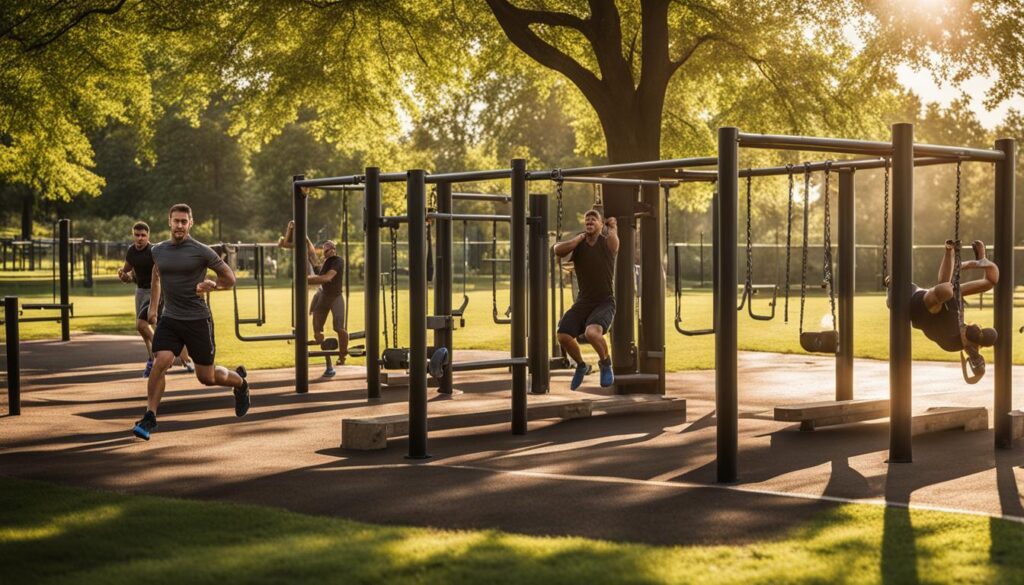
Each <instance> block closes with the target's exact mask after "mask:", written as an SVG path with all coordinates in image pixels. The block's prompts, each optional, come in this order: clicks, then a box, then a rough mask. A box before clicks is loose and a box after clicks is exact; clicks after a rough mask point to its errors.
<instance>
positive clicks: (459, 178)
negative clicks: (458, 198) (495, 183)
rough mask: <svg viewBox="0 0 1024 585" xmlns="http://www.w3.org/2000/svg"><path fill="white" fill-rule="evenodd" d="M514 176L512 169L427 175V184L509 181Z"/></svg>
mask: <svg viewBox="0 0 1024 585" xmlns="http://www.w3.org/2000/svg"><path fill="white" fill-rule="evenodd" d="M511 176H512V169H492V170H489V171H461V172H457V173H438V174H436V175H427V183H468V182H470V181H490V180H493V179H507V178H509V177H511Z"/></svg>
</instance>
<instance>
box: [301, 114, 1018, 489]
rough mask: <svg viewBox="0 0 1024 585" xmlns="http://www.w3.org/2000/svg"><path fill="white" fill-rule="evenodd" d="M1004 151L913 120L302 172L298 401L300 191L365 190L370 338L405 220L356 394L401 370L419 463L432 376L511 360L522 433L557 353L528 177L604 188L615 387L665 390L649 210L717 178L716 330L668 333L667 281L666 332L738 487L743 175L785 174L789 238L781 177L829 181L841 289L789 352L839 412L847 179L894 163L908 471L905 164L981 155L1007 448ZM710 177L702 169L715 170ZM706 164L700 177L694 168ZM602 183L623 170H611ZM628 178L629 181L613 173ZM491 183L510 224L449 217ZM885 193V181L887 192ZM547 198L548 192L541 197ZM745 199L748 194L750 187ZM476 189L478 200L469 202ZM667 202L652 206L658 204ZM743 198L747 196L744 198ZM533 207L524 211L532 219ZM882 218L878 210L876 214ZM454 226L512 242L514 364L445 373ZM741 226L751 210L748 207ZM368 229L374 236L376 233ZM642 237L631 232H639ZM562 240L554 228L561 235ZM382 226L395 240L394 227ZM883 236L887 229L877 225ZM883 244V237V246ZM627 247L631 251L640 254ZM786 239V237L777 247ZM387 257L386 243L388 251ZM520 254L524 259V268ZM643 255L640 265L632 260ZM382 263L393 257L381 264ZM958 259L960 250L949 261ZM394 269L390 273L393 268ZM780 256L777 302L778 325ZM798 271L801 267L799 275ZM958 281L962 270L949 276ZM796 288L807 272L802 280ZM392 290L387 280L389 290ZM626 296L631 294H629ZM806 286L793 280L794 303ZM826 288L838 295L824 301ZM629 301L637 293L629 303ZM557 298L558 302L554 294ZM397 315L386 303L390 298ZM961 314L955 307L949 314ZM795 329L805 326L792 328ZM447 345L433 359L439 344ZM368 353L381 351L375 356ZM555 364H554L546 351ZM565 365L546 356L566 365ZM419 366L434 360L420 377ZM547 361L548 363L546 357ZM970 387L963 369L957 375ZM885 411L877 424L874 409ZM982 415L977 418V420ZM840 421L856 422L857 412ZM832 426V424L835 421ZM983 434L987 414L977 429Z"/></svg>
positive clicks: (1010, 175)
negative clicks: (584, 151) (392, 324)
mask: <svg viewBox="0 0 1024 585" xmlns="http://www.w3.org/2000/svg"><path fill="white" fill-rule="evenodd" d="M741 148H762V149H776V150H793V151H815V152H830V153H837V154H842V155H853V156H862V157H864V156H866V157H871V158H849V159H839V160H824V161H818V162H808V163H804V164H803V165H800V166H794V165H787V166H780V167H769V168H758V169H746V170H741V169H740V166H739V151H740V149H741ZM1015 148H1016V147H1015V143H1014V141H1013V140H1011V139H1001V140H998V141H997V142H996V144H995V148H994V149H991V150H987V149H976V148H962V147H956V146H936V145H925V144H915V143H914V140H913V125H911V124H896V125H894V126H893V127H892V141H891V142H878V141H863V140H850V139H839V138H817V137H803V136H776V135H761V134H748V133H743V132H740V130H739V129H737V128H720V129H719V134H718V156H717V157H697V158H688V159H676V160H664V161H649V162H637V163H628V164H617V165H603V166H594V167H584V168H574V169H553V170H542V171H540V170H539V171H530V170H528V169H527V167H526V161H524V160H522V159H516V160H513V161H512V162H511V165H510V167H509V168H505V169H496V170H487V171H467V172H456V173H442V174H436V175H431V174H428V173H427V172H426V171H423V170H411V171H408V172H401V173H382V172H381V171H380V169H378V168H375V167H369V168H367V169H366V170H365V173H363V174H360V175H346V176H339V177H327V178H316V179H306V178H305V177H304V176H301V175H299V176H295V177H294V179H293V183H292V185H293V189H292V191H293V193H292V194H293V202H294V206H293V212H294V220H295V242H297V243H298V244H300V245H296V246H295V249H294V250H293V254H294V262H293V267H294V268H293V269H294V271H295V276H294V279H293V281H294V302H295V306H294V323H295V328H294V335H293V336H289V338H293V339H294V340H295V341H296V343H295V366H296V369H295V383H296V391H297V392H300V393H301V392H307V391H308V387H309V373H308V364H309V362H308V360H309V357H310V355H311V353H310V352H309V351H308V337H309V331H308V323H307V315H306V313H307V306H306V305H307V294H308V290H307V284H306V280H305V278H304V276H305V271H304V267H305V263H306V258H305V255H306V250H305V248H304V247H303V246H302V245H301V243H302V242H304V241H305V239H306V236H307V231H308V230H307V211H306V202H307V197H308V190H309V189H328V190H360V189H361V190H362V191H363V196H364V205H365V214H364V221H365V227H366V229H365V243H366V248H365V259H366V273H365V282H366V285H365V287H366V288H365V307H364V308H365V311H366V321H365V330H366V331H371V332H373V331H380V330H381V327H380V313H381V306H380V299H381V293H382V291H381V288H380V286H381V285H380V283H381V259H380V249H381V242H380V232H379V228H382V227H388V228H391V229H393V228H394V226H397V225H398V224H402V223H404V224H407V226H408V245H409V248H408V254H409V256H408V269H409V301H410V302H409V309H408V310H409V319H408V322H407V326H408V340H409V347H408V348H388V349H387V350H385V351H384V352H382V351H381V348H380V340H379V339H378V337H377V336H376V335H369V336H366V340H365V351H366V355H367V356H368V359H367V366H366V376H367V389H368V399H369V400H371V401H375V400H378V399H379V398H380V392H381V390H380V389H381V379H380V374H381V367H382V366H384V367H388V368H392V367H401V368H407V369H408V372H409V416H408V424H409V457H411V458H422V457H425V456H427V453H426V441H427V389H428V379H427V377H428V369H429V372H430V375H431V376H432V377H434V378H436V379H437V380H438V384H439V392H441V393H448V394H450V393H451V391H452V373H453V371H459V370H469V369H486V368H493V367H509V368H510V369H511V374H512V399H511V402H512V421H511V422H512V432H513V433H515V434H525V433H526V426H527V425H526V423H527V414H526V413H527V394H528V392H527V385H528V376H527V374H528V373H529V374H530V377H529V379H530V383H529V386H530V388H529V390H530V392H531V393H534V394H542V393H546V392H547V391H548V380H549V376H550V368H551V366H552V362H553V360H551V359H550V356H549V346H548V342H549V340H550V338H551V335H552V331H551V330H550V329H549V328H548V321H547V318H548V317H547V312H548V309H549V307H548V305H547V292H548V286H549V284H548V280H547V273H548V270H546V269H545V267H546V266H547V265H549V260H550V257H549V256H548V254H550V241H549V232H548V229H549V212H548V207H549V205H548V198H549V196H548V195H547V194H530V195H528V184H529V183H531V182H538V181H540V182H542V183H543V184H545V186H546V187H549V186H550V185H551V184H552V183H554V184H555V186H556V187H557V188H558V190H559V192H560V187H561V183H563V182H569V181H580V182H595V183H600V184H602V188H603V200H602V203H603V206H604V215H605V217H616V218H617V219H618V220H619V233H620V240H621V247H620V249H619V254H618V258H617V260H616V277H615V295H616V305H617V311H616V315H615V320H614V321H613V324H612V327H611V331H610V335H611V341H612V342H611V355H612V363H613V368H614V370H615V376H616V384H615V391H616V393H646V394H655V395H657V394H664V393H665V326H664V322H665V313H664V312H665V284H666V282H665V268H666V258H667V254H666V252H667V244H668V242H667V240H666V237H665V236H666V234H667V228H668V225H667V214H666V215H665V217H664V218H662V217H660V216H659V214H660V213H662V212H661V210H662V209H667V208H666V207H664V205H667V203H668V197H669V195H670V189H671V187H672V186H674V185H675V184H678V183H679V182H689V181H701V182H710V183H716V184H717V190H716V194H715V196H714V199H713V204H712V209H713V224H714V228H713V232H714V233H713V242H714V245H713V260H712V263H713V266H714V270H713V275H714V278H713V291H714V293H713V294H714V322H713V327H712V328H709V329H703V330H686V329H684V328H682V327H681V326H680V324H679V321H680V314H679V308H678V307H679V305H678V299H679V287H678V285H677V286H676V299H677V311H676V329H677V330H679V332H680V333H683V334H686V335H704V334H707V335H711V334H714V335H715V364H716V365H715V368H716V381H715V385H716V396H715V402H716V409H715V412H716V418H717V431H716V432H717V447H716V460H717V479H718V481H720V482H734V481H736V480H737V478H738V463H737V460H738V450H739V444H738V443H739V440H738V436H739V420H738V397H739V387H738V380H737V346H738V336H737V314H738V311H737V308H739V309H743V308H744V304H746V303H749V304H746V308H747V310H748V312H749V313H750V315H751V316H752V317H753V318H754V319H760V320H768V319H771V318H772V317H773V316H774V313H775V303H776V298H775V297H776V295H777V288H773V290H772V300H771V301H770V307H771V313H770V314H764V313H762V314H757V313H755V312H754V310H753V307H752V304H753V302H754V297H755V296H756V294H757V292H758V291H760V290H764V289H765V288H766V287H765V286H764V285H754V284H753V283H752V282H751V276H750V275H751V269H750V263H749V258H750V248H749V229H748V264H747V271H746V279H745V280H746V282H745V283H743V287H742V294H743V300H742V302H741V303H740V304H739V306H738V307H737V303H736V302H737V299H736V296H737V291H738V290H739V288H738V285H739V282H738V278H737V244H738V242H739V239H738V233H737V221H738V209H739V185H740V182H739V179H740V178H747V179H749V178H751V177H763V176H785V175H788V176H789V177H790V181H791V188H790V229H791V227H792V204H793V198H792V192H793V191H792V180H793V175H794V170H795V169H796V170H802V171H803V172H804V176H805V210H806V185H807V181H809V173H811V172H819V171H824V173H825V185H826V186H827V184H828V180H829V177H830V174H831V173H832V172H835V173H837V174H838V177H839V181H838V184H839V189H838V192H839V195H838V197H839V199H838V201H839V203H838V216H839V222H838V223H839V255H838V262H837V265H838V281H839V284H838V287H835V286H834V281H835V276H834V275H833V273H832V272H833V267H832V264H833V260H832V257H831V243H830V239H829V238H830V236H829V231H830V228H829V227H828V226H829V224H828V221H829V219H830V218H829V215H828V211H827V210H828V205H829V203H828V200H829V195H828V191H827V189H826V191H825V192H824V194H823V196H824V198H825V204H826V227H825V233H826V247H825V265H824V271H825V277H826V278H825V280H826V282H827V284H828V289H829V294H830V300H832V301H833V315H834V314H835V297H836V296H838V318H834V319H833V330H832V331H823V332H806V333H805V332H803V331H802V322H801V345H802V346H803V347H804V348H805V349H806V350H808V351H814V352H819V353H833V354H834V355H835V356H836V405H837V407H841V408H842V409H846V408H847V407H848V406H849V405H850V404H852V403H856V402H858V401H856V400H854V393H853V327H852V323H853V296H854V279H853V275H854V244H855V242H856V239H855V231H854V201H855V193H854V181H853V177H854V173H855V172H856V171H858V170H870V169H885V171H886V173H887V177H888V173H889V172H890V170H891V176H892V214H891V233H892V245H891V257H892V258H891V262H890V264H891V275H890V276H891V284H890V294H891V295H892V297H891V298H892V306H891V312H890V325H889V328H890V329H889V333H890V355H889V394H890V399H889V400H888V401H886V403H887V404H886V406H887V411H888V415H889V419H890V447H889V460H890V461H891V462H910V461H911V460H912V448H911V447H912V435H913V428H912V425H913V417H912V415H911V404H912V401H911V398H912V388H913V387H912V377H911V374H912V365H913V363H912V353H911V322H910V310H909V308H910V298H911V294H912V292H913V289H912V281H913V274H912V272H913V264H912V255H913V248H912V243H913V227H914V226H913V208H914V185H913V179H914V168H915V167H917V166H928V165H941V164H956V165H960V164H962V163H964V162H989V163H994V165H995V188H994V194H995V201H994V205H995V208H996V213H995V218H996V219H995V230H994V233H995V239H994V242H993V244H994V245H993V246H992V248H993V251H994V255H995V262H996V263H997V264H998V265H999V266H1000V267H1001V273H1002V274H1001V278H1000V280H999V283H998V284H997V285H996V287H995V289H994V301H993V308H994V320H993V321H994V327H995V328H996V330H997V331H998V332H999V337H998V341H997V343H996V345H995V364H994V366H993V368H992V369H993V370H994V372H993V374H994V387H995V392H994V413H995V416H994V418H995V445H996V447H997V448H1009V447H1010V446H1011V443H1012V439H1013V436H1012V428H1011V415H1010V410H1011V408H1012V406H1011V404H1012V400H1011V399H1012V385H1011V368H1012V348H1013V341H1012V327H1013V320H1012V317H1013V315H1012V312H1013V282H1014V277H1013V262H1012V251H1013V244H1014V198H1013V197H1014V160H1015ZM715 166H717V169H711V168H708V167H715ZM702 167H703V168H702ZM609 175H620V176H619V177H613V176H609ZM621 175H628V176H629V178H624V177H621ZM491 180H504V181H509V184H510V188H511V191H510V193H511V196H510V197H508V198H505V197H504V196H492V197H501V198H503V199H502V200H503V201H506V200H507V202H508V203H509V204H510V207H511V209H510V211H509V213H508V214H507V215H483V214H459V213H454V212H453V211H452V210H453V201H455V200H457V197H456V196H454V195H453V185H455V184H458V183H466V182H480V181H491ZM392 182H404V183H405V185H406V203H407V208H406V212H405V215H400V216H399V215H392V216H385V215H384V214H383V212H382V206H381V186H382V184H384V183H392ZM427 185H433V186H434V189H435V190H436V209H428V207H427V204H428V198H427ZM886 185H887V190H886V195H887V200H888V181H887V183H886ZM545 190H546V189H545ZM748 193H749V191H748ZM473 195H474V196H479V195H480V194H473ZM663 198H664V199H663ZM748 201H749V199H748ZM528 210H529V211H528ZM886 210H887V215H888V205H887V206H886ZM428 221H429V222H434V223H436V225H437V228H436V231H437V236H436V239H435V240H434V242H433V257H434V260H433V264H434V266H436V274H435V297H434V309H433V314H432V315H428V313H427V291H428V288H427V282H428V279H427V274H428V258H429V255H428V242H429V241H430V238H429V230H430V226H429V225H428ZM455 221H486V222H497V221H501V222H508V223H509V225H510V227H511V229H510V239H511V248H512V252H511V258H510V266H511V268H510V274H511V311H510V313H509V315H510V325H511V328H510V329H511V331H510V343H509V346H510V356H509V357H508V358H506V359H502V360H488V361H487V362H480V363H477V364H473V363H472V362H470V363H466V364H457V363H455V362H453V361H452V356H453V353H454V352H453V348H452V331H453V329H454V328H455V327H456V323H457V322H458V317H460V311H459V310H458V309H456V310H453V309H452V302H451V298H452V292H453V270H452V268H453V266H452V265H453V262H452V245H453V242H452V239H453V238H452V229H451V228H452V223H453V222H455ZM747 221H748V226H749V221H750V220H749V208H748V218H747ZM951 223H953V224H954V226H955V227H954V228H953V230H952V231H953V232H954V234H955V237H954V239H955V240H958V239H959V184H958V188H957V215H956V217H955V218H954V221H952V222H951ZM375 228H376V229H375ZM807 229H808V228H807V215H806V211H805V215H804V226H803V232H804V243H803V246H804V250H803V252H804V261H803V266H802V269H803V270H804V272H806V265H807V262H806V242H807ZM638 230H639V234H638V233H637V231H638ZM559 231H560V230H559ZM392 233H394V232H392ZM886 240H888V222H887V231H886ZM885 245H886V246H887V245H888V241H886V244H885ZM637 246H638V249H637ZM788 246H789V243H788V242H787V250H788ZM392 250H394V246H392ZM528 258H529V266H528V265H527V259H528ZM636 258H639V260H636ZM393 260H394V256H393ZM635 262H636V263H638V264H639V272H640V278H639V286H637V284H636V282H635V280H634V263H635ZM957 262H959V252H957ZM394 264H395V263H394V261H393V262H392V270H394V269H395V267H394ZM788 265H789V259H788V257H787V268H786V269H787V279H786V285H785V287H786V302H787V318H788V293H789V278H788V269H789V268H788ZM804 276H805V277H806V274H805V275H804ZM955 278H956V279H957V281H956V282H955V283H954V286H956V285H957V283H958V276H957V277H955ZM804 280H805V278H804ZM391 284H392V286H394V282H392V283H391ZM635 288H638V295H637V294H635V293H634V289H635ZM804 288H806V285H805V284H804V285H802V286H801V289H802V290H801V295H803V292H804V291H803V289H804ZM833 288H837V289H838V295H835V293H834V292H833ZM637 297H639V298H637ZM552 299H554V295H552ZM393 306H394V302H393ZM635 308H636V309H638V310H637V314H638V319H637V325H638V326H637V327H634V325H635V323H634V309H635ZM961 316H962V310H961ZM801 321H802V320H801ZM428 330H431V331H433V332H434V342H433V347H428V345H427V331H428ZM440 348H444V349H446V350H447V351H446V352H443V353H438V349H440ZM375 356H380V358H379V359H375ZM556 357H557V356H556ZM562 359H563V358H558V360H562ZM428 360H429V361H430V362H431V363H430V365H429V368H428ZM555 363H556V364H557V362H555ZM967 378H968V374H967V371H966V369H965V379H967ZM883 416H884V415H883ZM986 416H987V415H986ZM852 420H864V418H860V419H857V418H853V419H851V420H849V421H843V422H852ZM833 424H836V423H833ZM985 425H986V426H987V418H986V420H985ZM964 426H965V428H967V425H964Z"/></svg>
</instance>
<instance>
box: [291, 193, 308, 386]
mask: <svg viewBox="0 0 1024 585" xmlns="http://www.w3.org/2000/svg"><path fill="white" fill-rule="evenodd" d="M303 179H305V176H304V175H295V176H293V177H292V217H293V218H294V220H295V231H294V233H293V235H294V239H293V243H294V244H295V246H294V247H293V248H292V282H293V285H294V289H293V293H294V294H293V295H292V301H293V302H294V306H293V307H292V311H293V312H292V317H293V318H294V323H295V391H296V392H298V393H299V394H305V393H306V392H309V353H308V352H309V318H308V317H306V302H307V298H308V296H309V294H308V293H309V286H308V284H307V282H306V263H307V262H308V260H307V257H308V256H307V251H306V238H307V234H308V232H309V226H308V222H307V219H308V215H307V209H306V193H305V191H304V189H303V188H302V187H299V186H298V185H296V184H295V181H301V180H303Z"/></svg>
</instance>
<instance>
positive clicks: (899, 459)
mask: <svg viewBox="0 0 1024 585" xmlns="http://www.w3.org/2000/svg"><path fill="white" fill-rule="evenodd" d="M892 150H893V153H892V154H893V158H892V275H891V282H890V284H889V295H890V307H889V410H890V412H889V462H890V463H909V462H910V461H912V460H913V449H912V445H911V443H912V438H911V429H912V424H913V423H912V420H911V397H912V386H911V384H912V379H911V372H912V366H913V354H912V353H911V336H910V296H911V294H913V290H912V288H911V287H912V286H913V285H912V284H911V283H912V282H913V278H914V125H913V124H893V127H892Z"/></svg>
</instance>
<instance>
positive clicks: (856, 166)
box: [685, 157, 956, 180]
mask: <svg viewBox="0 0 1024 585" xmlns="http://www.w3.org/2000/svg"><path fill="white" fill-rule="evenodd" d="M955 162H956V160H955V159H948V158H941V157H925V158H917V159H914V166H915V167H926V166H934V165H946V164H953V163H955ZM831 163H832V170H833V171H838V170H840V169H852V170H869V169H880V168H883V167H885V159H884V158H868V159H852V160H835V161H831ZM827 164H828V163H827V162H826V161H816V162H813V163H809V164H807V165H804V164H803V163H800V164H795V165H793V166H792V173H793V174H794V175H799V174H801V173H803V172H804V170H805V169H806V170H808V171H811V172H818V171H823V170H825V167H826V166H827ZM685 172H686V173H687V174H689V175H691V176H694V177H710V178H712V180H714V179H715V178H717V175H718V172H717V171H710V170H691V171H685ZM789 173H790V168H789V167H763V168H759V169H740V171H739V173H737V174H738V176H739V177H741V178H745V177H773V176H784V175H788V174H789Z"/></svg>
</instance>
